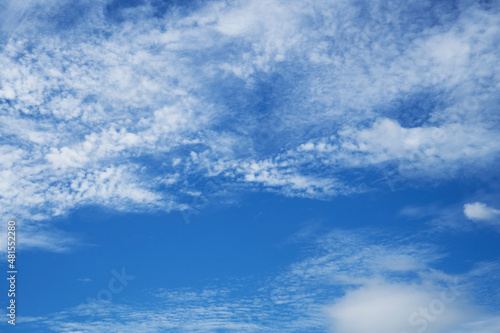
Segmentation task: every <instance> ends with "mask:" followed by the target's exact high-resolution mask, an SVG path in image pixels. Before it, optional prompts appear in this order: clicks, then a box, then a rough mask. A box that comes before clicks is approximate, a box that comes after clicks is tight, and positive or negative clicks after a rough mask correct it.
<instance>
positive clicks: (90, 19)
mask: <svg viewBox="0 0 500 333" xmlns="http://www.w3.org/2000/svg"><path fill="white" fill-rule="evenodd" d="M59 3H60V2H55V1H42V2H40V1H30V2H25V3H24V4H23V5H19V4H17V3H16V2H15V1H14V2H13V1H9V2H7V3H6V5H4V7H5V9H6V11H5V13H7V12H9V13H10V14H11V15H10V16H9V15H8V16H9V20H3V21H2V20H0V21H2V28H1V29H0V30H1V31H2V33H3V32H5V31H8V35H9V36H8V37H5V36H3V35H2V36H0V38H5V39H2V46H3V49H2V53H1V54H0V107H1V108H2V112H3V115H2V116H1V117H0V135H1V138H2V140H3V141H2V142H4V144H3V145H2V147H0V154H1V157H2V158H1V159H0V168H1V169H0V190H1V191H2V197H1V198H0V204H1V207H2V208H1V209H2V211H1V214H2V215H8V216H17V217H19V218H23V219H31V220H40V219H43V218H50V217H51V216H54V215H57V214H59V215H60V214H65V213H66V212H68V211H69V210H70V209H72V208H74V207H77V206H81V205H87V204H103V205H106V206H108V207H110V208H114V209H126V207H127V206H129V204H131V205H130V207H131V209H137V208H138V207H139V206H141V205H144V207H145V209H150V208H153V209H162V210H167V211H168V210H172V209H185V208H186V206H188V205H189V202H186V199H185V197H182V195H179V193H187V192H189V191H190V192H193V193H194V192H199V189H192V188H182V187H184V184H193V183H194V181H193V180H192V178H196V179H199V178H204V180H203V181H199V183H204V182H208V181H209V180H210V179H211V178H213V177H219V178H220V179H223V180H224V181H220V182H219V185H220V187H221V188H223V189H224V190H241V189H252V190H257V189H258V190H260V189H262V190H265V191H274V192H277V193H281V194H284V195H287V196H300V197H309V198H322V199H325V198H329V197H331V196H334V195H342V194H351V193H355V192H362V191H365V190H366V189H367V188H368V187H369V186H367V185H366V184H363V181H362V180H361V181H356V180H354V181H353V180H352V179H350V178H349V177H346V176H345V174H344V173H349V172H351V171H352V170H355V172H360V169H361V171H363V170H368V171H371V170H372V169H373V168H380V169H381V170H383V171H386V170H392V169H393V168H396V169H397V170H398V172H399V176H400V177H401V179H402V180H403V181H405V182H411V181H412V179H414V177H422V178H433V179H434V180H436V179H440V178H450V177H456V175H457V174H458V171H460V172H462V173H461V174H462V175H463V174H465V175H471V177H473V172H476V170H490V169H492V168H493V167H494V163H493V162H494V161H496V159H497V158H498V154H499V149H498V147H497V146H498V145H495V144H494V142H497V141H498V140H499V136H500V134H499V131H498V124H497V123H496V122H495V121H496V120H495V119H496V116H495V112H496V111H497V108H496V104H495V103H496V101H495V98H496V97H495V96H497V94H496V91H497V90H498V87H499V86H498V73H500V65H499V62H498V61H497V56H496V49H495V48H494V47H493V46H492V45H496V44H497V43H498V31H499V26H500V24H499V18H498V17H499V16H498V15H496V12H495V10H496V9H495V8H493V9H490V10H487V9H485V8H483V7H481V5H479V4H469V5H467V6H466V7H464V8H461V9H460V8H459V9H456V10H455V11H454V13H455V14H456V15H455V16H446V19H445V18H443V21H442V22H441V23H440V24H437V25H436V24H426V23H423V24H422V25H421V26H420V25H419V28H418V29H417V30H415V29H416V28H415V27H413V26H408V22H413V16H412V15H413V14H412V13H413V10H408V11H405V10H403V9H402V8H401V7H400V6H395V7H396V8H392V9H391V10H387V8H385V5H384V4H382V3H379V2H373V3H372V2H370V3H369V4H366V8H364V9H366V13H365V14H366V16H363V17H361V16H362V15H361V14H360V13H361V8H359V7H357V6H356V5H354V4H353V3H350V2H342V1H341V2H314V1H286V2H285V1H279V0H273V1H261V0H248V1H240V2H235V3H231V4H228V3H225V2H220V1H212V2H209V3H207V4H204V5H200V6H197V7H193V8H189V9H187V10H186V12H183V13H181V12H179V11H175V10H172V11H167V12H166V13H164V14H163V16H162V15H160V16H154V15H152V12H153V8H152V7H151V6H149V5H146V4H145V5H141V6H138V7H135V8H129V9H127V10H123V12H122V14H123V15H124V18H125V20H124V22H115V21H109V20H108V18H107V17H106V16H105V13H106V10H105V6H106V4H107V2H106V1H103V2H98V3H95V2H93V3H92V4H90V3H87V2H83V3H81V6H83V8H85V10H82V11H80V12H81V15H82V17H81V18H80V19H79V20H74V22H65V24H67V26H65V27H64V28H62V27H61V26H58V20H59V19H60V18H61V17H64V14H68V13H65V10H70V11H71V13H73V11H72V10H71V8H70V7H65V6H62V5H58V4H59ZM63 3H65V4H68V5H69V4H70V2H63ZM424 5H425V4H422V6H424ZM410 6H415V8H414V9H415V10H422V8H420V7H419V6H420V5H419V4H417V3H412V4H411V5H410ZM65 8H66V9H65ZM68 8H69V9H68ZM412 8H413V7H412ZM426 10H427V9H426ZM429 10H431V11H432V13H433V15H435V16H436V17H443V15H441V14H442V13H443V11H444V12H448V11H449V10H451V9H449V8H448V9H446V8H445V9H439V6H435V7H433V8H432V9H429ZM2 13H4V12H3V11H2ZM1 15H4V16H5V14H1ZM363 15H364V14H363ZM415 15H416V14H415ZM59 23H61V22H59ZM426 91H432V92H434V95H433V96H431V97H432V98H431V100H432V99H434V100H435V101H434V104H435V105H434V106H433V107H431V108H429V109H425V110H419V112H420V113H421V115H422V120H419V121H417V122H412V121H413V120H412V119H410V120H412V121H406V123H405V119H406V118H405V116H406V112H407V108H410V107H412V105H409V106H408V105H406V104H405V103H403V106H401V107H399V108H398V110H396V111H390V110H388V109H390V108H391V106H392V105H393V104H394V103H395V102H397V101H399V100H405V99H407V98H409V97H411V96H419V94H421V93H422V92H426ZM421 99H427V97H426V96H423V97H421ZM261 109H262V110H261ZM391 112H392V113H391ZM419 115H420V114H419ZM410 118H411V117H410ZM260 132H264V133H265V134H267V136H264V137H260V136H259V134H258V133H260ZM297 147H298V148H297ZM191 152H194V153H195V155H193V154H191ZM472 170H474V171H472ZM159 175H161V176H159ZM101 181H103V182H104V183H102V184H101V183H99V182H101ZM187 187H190V186H187ZM192 187H196V184H195V185H193V186H192ZM38 207H46V208H45V209H44V211H43V212H38V211H37V208H38Z"/></svg>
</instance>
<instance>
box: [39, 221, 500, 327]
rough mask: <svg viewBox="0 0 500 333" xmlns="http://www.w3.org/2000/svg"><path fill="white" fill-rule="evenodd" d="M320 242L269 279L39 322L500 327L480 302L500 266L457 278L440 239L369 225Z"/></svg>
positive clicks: (151, 293) (167, 292)
mask: <svg viewBox="0 0 500 333" xmlns="http://www.w3.org/2000/svg"><path fill="white" fill-rule="evenodd" d="M313 244H315V245H314V246H312V247H310V249H309V252H307V253H306V254H305V256H304V257H303V258H302V259H301V260H300V261H298V262H295V263H294V264H292V265H291V266H290V267H288V268H287V269H284V270H283V271H282V272H281V273H279V274H278V275H276V276H270V277H267V278H265V279H263V280H262V281H255V280H254V279H250V278H247V279H241V278H240V279H237V280H234V279H229V280H224V281H223V280H221V279H218V280H217V281H214V282H213V283H210V284H209V285H210V286H208V285H207V286H206V287H204V288H179V289H166V288H162V289H157V290H145V291H144V293H145V294H146V295H148V301H147V302H146V303H144V302H143V303H141V304H140V306H135V305H132V304H130V305H127V304H128V303H127V301H126V300H125V299H124V300H123V302H124V303H122V304H121V303H119V302H118V301H116V302H115V303H109V302H96V303H92V304H81V305H78V306H76V307H74V308H72V309H67V310H65V311H61V312H59V313H54V314H51V315H48V316H46V318H41V319H38V320H37V321H36V324H37V325H41V326H43V327H48V328H49V329H50V330H52V331H54V332H67V331H71V330H73V331H79V330H82V331H86V332H102V331H106V332H134V331H141V330H143V331H147V332H162V331H165V330H172V331H175V330H180V331H183V332H207V331H208V332H212V331H213V332H215V331H218V330H231V331H238V332H311V331H322V332H325V331H328V330H329V329H331V331H332V332H335V333H344V332H351V333H357V332H359V333H364V332H374V333H386V332H396V333H401V332H408V333H410V332H415V331H417V330H422V329H425V331H426V332H431V333H451V332H460V333H476V332H492V331H494V329H493V328H496V327H497V326H498V316H495V315H494V314H492V313H490V312H489V311H488V310H486V309H484V308H480V307H478V306H476V303H481V304H485V303H484V301H487V300H486V299H485V298H484V294H485V293H484V292H482V291H481V290H480V288H483V287H484V288H486V289H488V288H492V286H495V283H496V281H491V280H487V281H486V282H485V281H483V280H481V279H486V278H487V277H490V276H491V275H492V274H497V272H498V269H499V267H498V265H493V264H488V263H483V264H482V265H479V268H478V269H473V270H471V271H470V272H468V273H465V274H463V275H461V276H453V275H449V274H446V273H445V272H442V271H438V270H436V269H434V268H433V267H432V266H433V264H434V262H435V261H436V260H437V259H440V260H442V259H443V257H442V256H441V255H439V254H438V253H436V251H435V250H433V248H434V246H432V245H431V244H428V243H418V242H416V241H415V239H414V238H402V237H401V235H399V236H395V235H387V234H386V235H384V236H382V235H379V234H374V233H370V232H367V231H366V230H362V231H358V232H347V231H334V232H331V233H329V234H327V235H325V236H322V237H320V238H319V239H317V240H315V242H314V243H313ZM392 260H397V261H398V262H402V263H404V266H402V267H395V266H394V265H390V264H388V262H390V261H392ZM264 281H265V282H264ZM92 314H93V315H94V316H95V317H91V318H92V320H91V321H90V322H89V321H87V319H88V318H89V315H92ZM488 329H490V331H488Z"/></svg>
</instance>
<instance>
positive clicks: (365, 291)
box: [327, 281, 468, 333]
mask: <svg viewBox="0 0 500 333" xmlns="http://www.w3.org/2000/svg"><path fill="white" fill-rule="evenodd" d="M459 295H460V293H459V292H457V291H455V292H454V291H453V290H450V289H449V288H447V289H443V291H442V292H441V293H440V292H436V291H433V290H428V289H427V288H426V287H423V286H417V285H411V284H397V283H385V282H382V283H380V282H376V281H373V282H372V283H370V284H367V285H365V286H363V287H361V288H359V289H354V290H349V291H347V293H346V295H345V296H343V297H341V298H340V299H339V300H337V302H336V304H335V305H333V306H332V307H330V308H328V310H327V312H328V314H329V315H330V316H331V318H332V321H333V330H332V332H335V333H347V332H351V333H364V332H373V333H385V332H398V333H399V332H411V331H425V332H430V333H442V332H448V331H449V329H450V328H453V327H456V326H457V322H460V321H462V320H464V319H465V318H466V317H467V316H468V313H467V312H466V311H464V310H462V309H460V308H459V307H458V306H457V304H456V303H455V301H456V300H457V297H458V296H459Z"/></svg>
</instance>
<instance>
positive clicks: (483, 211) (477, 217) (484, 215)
mask: <svg viewBox="0 0 500 333" xmlns="http://www.w3.org/2000/svg"><path fill="white" fill-rule="evenodd" d="M464 214H465V216H466V217H467V218H468V219H471V220H474V221H490V220H495V219H497V218H498V217H499V216H500V210H498V209H495V208H493V207H489V206H487V205H486V204H485V203H482V202H473V203H466V204H465V205H464Z"/></svg>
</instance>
